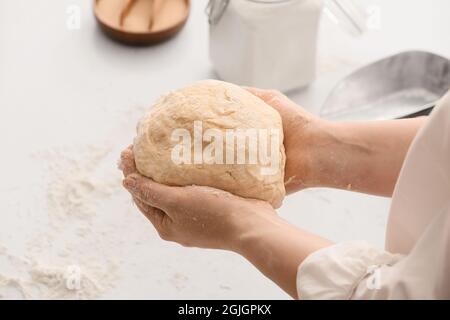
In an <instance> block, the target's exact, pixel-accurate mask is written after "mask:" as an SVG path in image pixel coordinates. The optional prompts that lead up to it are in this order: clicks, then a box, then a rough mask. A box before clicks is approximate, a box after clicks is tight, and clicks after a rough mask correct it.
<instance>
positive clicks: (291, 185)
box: [285, 118, 341, 193]
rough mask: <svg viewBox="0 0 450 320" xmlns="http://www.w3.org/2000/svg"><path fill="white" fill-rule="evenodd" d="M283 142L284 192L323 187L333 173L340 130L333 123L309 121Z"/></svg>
mask: <svg viewBox="0 0 450 320" xmlns="http://www.w3.org/2000/svg"><path fill="white" fill-rule="evenodd" d="M292 132H293V134H290V136H289V137H288V138H287V139H286V141H285V145H286V149H287V163H286V179H285V180H286V190H287V192H288V193H292V192H294V191H298V190H302V189H306V188H314V187H324V186H327V185H328V180H329V179H330V177H331V176H332V175H333V174H332V171H334V170H335V163H334V160H335V159H334V157H335V156H336V155H337V153H338V145H339V143H338V142H339V141H340V139H341V138H340V137H339V135H340V132H341V129H339V128H338V126H337V125H336V124H334V123H332V122H329V121H326V120H322V119H320V118H311V119H309V120H308V121H307V122H303V123H302V124H300V125H298V126H297V130H295V131H292Z"/></svg>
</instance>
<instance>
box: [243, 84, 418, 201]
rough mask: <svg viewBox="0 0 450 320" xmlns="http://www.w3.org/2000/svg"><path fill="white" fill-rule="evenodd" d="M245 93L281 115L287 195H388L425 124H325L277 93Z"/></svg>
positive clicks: (265, 91) (259, 91) (415, 122)
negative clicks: (312, 191)
mask: <svg viewBox="0 0 450 320" xmlns="http://www.w3.org/2000/svg"><path fill="white" fill-rule="evenodd" d="M247 90H248V91H250V92H251V93H253V94H254V95H256V96H257V97H259V98H260V99H262V100H264V101H265V102H266V103H267V104H268V105H270V106H271V107H273V108H274V109H276V110H277V111H278V112H279V113H280V115H281V118H282V121H283V131H284V147H285V149H286V171H285V178H284V179H285V186H286V191H287V193H293V192H295V191H298V190H301V189H305V188H309V187H329V188H338V189H346V190H353V191H358V192H364V193H369V194H375V195H381V196H391V195H392V192H393V190H394V187H395V184H396V182H397V179H398V175H399V172H400V169H401V167H402V165H403V161H404V159H405V156H406V153H407V151H408V149H409V146H410V145H411V142H412V141H413V139H414V137H415V135H416V133H417V132H418V130H419V128H421V126H422V125H423V124H424V123H425V121H426V118H424V117H422V118H415V119H403V120H386V121H368V122H329V121H326V120H323V119H320V118H318V117H316V116H314V115H312V114H311V113H309V112H307V111H305V110H303V109H302V108H301V107H299V106H298V105H297V104H296V103H294V102H293V101H291V100H290V99H289V98H288V97H286V96H285V95H283V94H282V93H280V92H278V91H273V90H261V89H256V88H247Z"/></svg>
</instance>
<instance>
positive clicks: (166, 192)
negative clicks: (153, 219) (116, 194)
mask: <svg viewBox="0 0 450 320" xmlns="http://www.w3.org/2000/svg"><path fill="white" fill-rule="evenodd" d="M123 186H124V187H125V188H126V189H127V190H128V191H129V192H130V193H131V194H132V195H133V197H136V198H137V199H139V200H140V201H142V202H144V203H146V204H148V205H149V206H152V207H155V208H158V209H160V210H162V211H164V212H165V213H166V214H167V215H168V216H170V211H172V210H173V209H174V208H175V207H176V206H177V203H178V202H179V199H180V192H181V190H182V188H178V187H170V186H166V185H163V184H159V183H157V182H155V181H153V180H151V179H149V178H146V177H143V176H141V175H139V174H136V173H134V174H131V175H129V176H128V177H126V178H125V180H124V181H123Z"/></svg>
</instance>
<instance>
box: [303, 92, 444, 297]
mask: <svg viewBox="0 0 450 320" xmlns="http://www.w3.org/2000/svg"><path fill="white" fill-rule="evenodd" d="M297 291H298V295H299V298H301V299H450V92H449V93H447V95H446V96H445V97H444V98H443V99H442V100H441V102H440V103H439V104H438V106H437V107H436V108H435V110H434V111H433V113H432V114H431V115H430V117H429V119H428V121H427V122H426V124H425V125H424V127H423V128H422V129H421V130H420V131H419V132H418V134H417V136H416V138H415V139H414V141H413V143H412V145H411V147H410V149H409V151H408V154H407V156H406V159H405V163H404V165H403V168H402V170H401V172H400V176H399V179H398V181H397V185H396V187H395V190H394V194H393V199H392V205H391V210H390V214H389V221H388V227H387V234H386V250H385V251H383V250H379V249H377V248H375V247H372V246H370V245H369V244H367V243H364V242H348V243H341V244H337V245H334V246H331V247H328V248H324V249H321V250H319V251H317V252H315V253H313V254H311V255H310V256H309V257H308V258H307V259H305V261H304V262H303V263H302V264H301V265H300V267H299V269H298V274H297Z"/></svg>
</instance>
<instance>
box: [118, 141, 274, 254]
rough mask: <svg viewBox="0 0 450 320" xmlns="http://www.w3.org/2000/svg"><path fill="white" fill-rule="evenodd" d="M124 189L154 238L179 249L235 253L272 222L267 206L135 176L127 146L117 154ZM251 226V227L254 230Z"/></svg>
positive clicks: (211, 191) (261, 202)
mask: <svg viewBox="0 0 450 320" xmlns="http://www.w3.org/2000/svg"><path fill="white" fill-rule="evenodd" d="M121 162H122V163H121V167H122V170H123V173H124V176H125V179H124V181H123V185H124V187H125V188H126V189H127V190H128V191H129V192H130V193H131V195H132V197H133V199H134V201H135V203H136V205H137V206H138V208H139V209H140V211H141V212H142V213H143V214H144V215H145V216H146V217H147V218H148V219H149V220H150V222H151V223H152V224H153V226H154V227H155V229H156V230H157V231H158V233H159V235H160V237H161V238H162V239H164V240H167V241H173V242H177V243H179V244H181V245H183V246H188V247H200V248H211V249H225V250H232V251H239V250H238V246H239V243H240V239H241V238H242V237H244V236H245V235H246V234H247V233H249V232H252V230H258V225H259V223H264V222H266V221H267V220H270V219H278V216H277V215H276V212H275V210H274V209H273V208H272V206H271V205H270V204H268V203H267V202H264V201H260V200H250V199H243V198H240V197H238V196H235V195H232V194H230V193H228V192H225V191H222V190H217V189H214V188H209V187H198V186H187V187H171V186H166V185H162V184H158V183H156V182H154V181H153V180H151V179H148V178H146V177H144V176H142V175H140V174H139V173H138V172H137V170H136V166H135V161H134V155H133V150H132V147H130V148H128V149H127V150H125V151H124V152H122V156H121ZM255 228H256V229H255Z"/></svg>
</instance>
